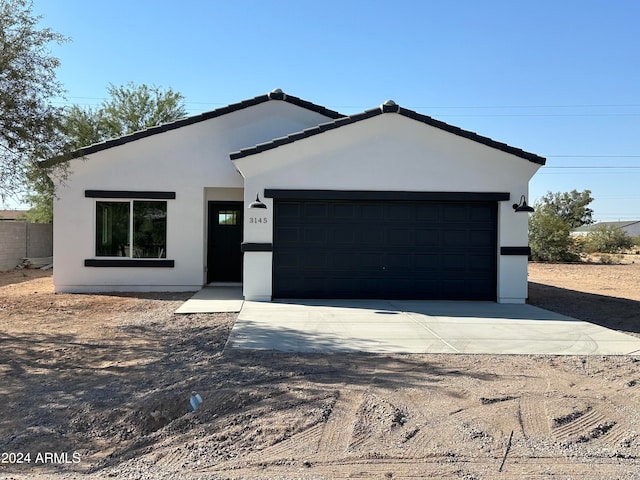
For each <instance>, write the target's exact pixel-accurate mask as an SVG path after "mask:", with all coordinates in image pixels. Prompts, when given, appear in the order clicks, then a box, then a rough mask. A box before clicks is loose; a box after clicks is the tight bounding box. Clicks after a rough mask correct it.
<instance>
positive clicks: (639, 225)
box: [571, 220, 640, 237]
mask: <svg viewBox="0 0 640 480" xmlns="http://www.w3.org/2000/svg"><path fill="white" fill-rule="evenodd" d="M600 225H606V226H611V227H614V228H618V229H620V230H623V231H625V232H627V233H628V234H629V236H631V237H638V236H640V220H629V221H626V222H599V223H594V224H592V225H583V226H582V227H580V228H576V229H575V230H574V231H573V232H571V234H572V235H577V236H583V235H586V234H588V233H589V232H590V231H591V230H593V229H594V228H595V227H597V226H600Z"/></svg>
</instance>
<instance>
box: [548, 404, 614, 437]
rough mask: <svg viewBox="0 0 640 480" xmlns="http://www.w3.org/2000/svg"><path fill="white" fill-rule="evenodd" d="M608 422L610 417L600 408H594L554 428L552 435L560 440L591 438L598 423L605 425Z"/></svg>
mask: <svg viewBox="0 0 640 480" xmlns="http://www.w3.org/2000/svg"><path fill="white" fill-rule="evenodd" d="M608 422H609V418H607V416H606V415H604V413H603V412H601V411H600V409H594V408H592V409H590V410H589V411H587V412H585V413H583V414H581V415H580V416H578V417H577V418H575V419H573V420H571V421H569V422H568V423H566V424H564V425H561V426H558V427H555V428H553V429H552V435H553V437H554V439H555V440H557V441H559V442H576V441H581V439H589V436H590V434H591V432H594V431H595V430H596V429H597V428H598V425H605V424H608ZM604 434H606V432H604ZM585 441H586V440H585Z"/></svg>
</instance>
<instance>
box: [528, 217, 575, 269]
mask: <svg viewBox="0 0 640 480" xmlns="http://www.w3.org/2000/svg"><path fill="white" fill-rule="evenodd" d="M570 230H571V228H570V226H569V225H568V223H567V222H566V221H565V220H564V219H563V218H561V217H560V216H559V215H556V214H555V213H553V212H551V211H549V210H547V209H539V210H536V212H535V213H534V214H533V215H531V217H529V246H530V247H531V259H532V260H535V261H541V262H576V261H578V260H580V255H579V252H580V250H579V244H578V243H577V242H576V240H575V239H574V238H573V237H571V235H570Z"/></svg>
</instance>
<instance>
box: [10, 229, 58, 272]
mask: <svg viewBox="0 0 640 480" xmlns="http://www.w3.org/2000/svg"><path fill="white" fill-rule="evenodd" d="M51 255H53V226H52V225H51V224H46V223H27V222H0V271H3V270H11V269H12V268H15V267H16V266H17V265H19V264H20V263H22V259H23V258H24V257H50V256H51Z"/></svg>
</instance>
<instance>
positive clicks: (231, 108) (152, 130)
mask: <svg viewBox="0 0 640 480" xmlns="http://www.w3.org/2000/svg"><path fill="white" fill-rule="evenodd" d="M270 100H280V101H285V102H287V103H291V104H292V105H296V106H298V107H301V108H305V109H307V110H311V111H314V112H316V113H319V114H321V115H324V116H326V117H329V118H332V119H338V118H342V117H344V116H345V115H344V114H342V113H340V112H337V111H335V110H331V109H329V108H327V107H325V106H322V105H318V104H315V103H312V102H309V101H307V100H303V99H302V98H299V97H296V96H294V95H288V94H285V93H284V92H283V91H282V90H281V89H279V88H277V89H275V90H272V91H271V92H269V93H267V94H264V95H258V96H256V97H253V98H248V99H246V100H242V101H240V102H236V103H231V104H229V105H225V106H223V107H220V108H216V109H214V110H209V111H206V112H202V113H198V114H195V115H191V116H188V117H184V118H179V119H177V120H173V121H171V122H167V123H163V124H161V125H156V126H153V127H148V128H145V129H143V130H138V131H136V132H132V133H128V134H126V135H122V136H121V137H116V138H110V139H107V140H104V141H102V142H98V143H94V144H91V145H87V146H84V147H81V148H79V149H77V150H74V151H73V152H69V153H68V154H66V155H61V156H58V157H55V158H52V159H49V160H45V161H43V162H41V164H42V165H43V166H51V165H55V164H56V163H59V162H63V161H66V160H71V159H74V158H79V157H84V156H85V155H90V154H92V153H96V152H100V151H102V150H107V149H109V148H113V147H117V146H119V145H124V144H126V143H129V142H133V141H135V140H139V139H141V138H146V137H150V136H152V135H157V134H159V133H163V132H167V131H170V130H175V129H178V128H182V127H186V126H188V125H193V124H194V123H199V122H204V121H206V120H210V119H212V118H216V117H220V116H222V115H226V114H228V113H232V112H237V111H239V110H243V109H245V108H249V107H252V106H254V105H259V104H261V103H266V102H268V101H270Z"/></svg>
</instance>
